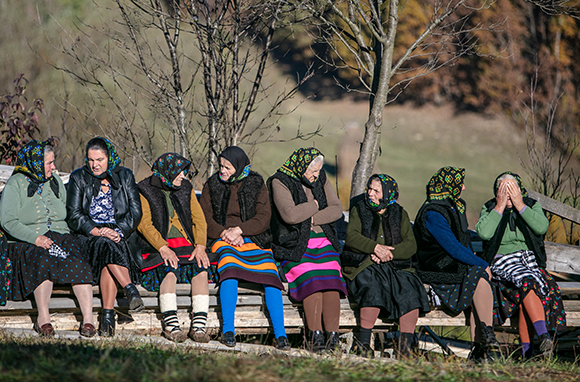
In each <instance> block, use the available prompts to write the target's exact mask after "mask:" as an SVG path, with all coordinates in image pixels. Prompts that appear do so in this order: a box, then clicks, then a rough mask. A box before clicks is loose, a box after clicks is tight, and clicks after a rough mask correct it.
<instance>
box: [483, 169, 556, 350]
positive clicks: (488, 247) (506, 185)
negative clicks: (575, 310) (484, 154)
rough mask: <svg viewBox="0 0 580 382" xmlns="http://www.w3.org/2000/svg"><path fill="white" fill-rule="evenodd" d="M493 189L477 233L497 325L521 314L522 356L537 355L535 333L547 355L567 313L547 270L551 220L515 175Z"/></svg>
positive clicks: (503, 176)
mask: <svg viewBox="0 0 580 382" xmlns="http://www.w3.org/2000/svg"><path fill="white" fill-rule="evenodd" d="M493 190H494V194H495V198H493V199H491V200H489V201H488V202H487V203H485V205H484V206H483V208H482V209H481V215H480V217H479V220H478V222H477V224H476V225H475V229H476V231H477V233H478V235H479V236H480V237H481V239H483V240H484V252H483V256H482V257H483V258H484V259H485V261H487V262H488V263H489V264H491V272H492V275H493V280H494V282H495V283H496V292H497V297H498V300H499V303H500V304H499V307H498V309H496V315H495V316H496V317H495V318H496V322H497V323H498V324H502V323H503V322H504V321H505V320H506V319H507V318H508V317H512V316H514V315H516V313H517V314H518V317H519V326H518V331H519V334H520V339H521V343H522V353H523V356H524V358H530V357H531V356H532V354H533V346H532V345H533V341H532V340H533V338H534V334H537V335H538V338H539V343H540V352H541V353H542V354H543V355H544V356H549V355H550V354H551V353H552V350H553V341H552V338H551V336H550V335H549V334H548V330H557V329H562V328H564V327H565V325H566V324H565V323H566V321H565V320H566V318H565V317H566V315H565V312H564V308H563V304H562V299H561V295H560V290H559V288H558V285H557V284H556V282H555V281H554V279H553V278H552V277H551V276H550V274H549V273H548V272H546V270H545V267H546V251H545V249H544V234H545V233H546V230H547V229H548V219H547V218H546V216H545V215H544V212H543V211H542V206H541V205H540V203H538V202H537V201H535V200H533V199H531V198H529V197H528V192H527V190H526V189H525V188H524V187H523V186H522V183H521V179H520V177H519V176H518V175H517V174H514V173H512V172H504V173H502V174H500V175H499V176H498V177H497V179H496V180H495V182H494V186H493Z"/></svg>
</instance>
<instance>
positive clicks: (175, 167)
mask: <svg viewBox="0 0 580 382" xmlns="http://www.w3.org/2000/svg"><path fill="white" fill-rule="evenodd" d="M190 166H191V162H190V161H189V160H187V159H185V158H184V157H182V156H181V155H179V154H176V153H165V154H163V155H161V156H160V157H159V158H157V159H156V160H155V162H154V163H153V166H151V171H153V177H152V178H151V184H152V185H153V186H155V187H157V188H161V189H163V190H165V191H171V190H177V189H179V188H180V187H176V186H175V185H173V181H174V180H175V178H176V177H177V175H179V173H181V172H182V171H183V172H184V174H183V175H187V171H188V170H189V167H190Z"/></svg>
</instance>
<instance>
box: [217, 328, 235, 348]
mask: <svg viewBox="0 0 580 382" xmlns="http://www.w3.org/2000/svg"><path fill="white" fill-rule="evenodd" d="M220 341H221V343H222V344H224V345H226V346H227V347H230V348H233V347H234V346H236V334H235V333H234V332H225V333H224V334H222V338H221V340H220Z"/></svg>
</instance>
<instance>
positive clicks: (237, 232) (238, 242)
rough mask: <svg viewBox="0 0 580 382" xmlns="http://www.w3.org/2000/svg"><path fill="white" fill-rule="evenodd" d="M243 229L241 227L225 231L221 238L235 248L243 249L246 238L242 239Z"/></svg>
mask: <svg viewBox="0 0 580 382" xmlns="http://www.w3.org/2000/svg"><path fill="white" fill-rule="evenodd" d="M242 233H243V232H242V229H241V228H240V227H230V228H228V229H225V230H224V231H223V232H222V233H221V235H220V237H221V239H222V240H223V241H225V242H226V243H228V244H229V245H233V246H234V247H241V246H242V245H244V238H243V237H242Z"/></svg>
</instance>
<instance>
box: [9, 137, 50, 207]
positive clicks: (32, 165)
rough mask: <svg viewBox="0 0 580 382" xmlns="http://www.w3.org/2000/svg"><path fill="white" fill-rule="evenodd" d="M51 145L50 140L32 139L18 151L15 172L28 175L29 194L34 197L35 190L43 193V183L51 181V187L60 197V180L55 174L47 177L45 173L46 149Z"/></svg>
mask: <svg viewBox="0 0 580 382" xmlns="http://www.w3.org/2000/svg"><path fill="white" fill-rule="evenodd" d="M46 146H50V142H49V141H34V140H33V141H30V142H28V143H27V144H26V145H25V146H24V147H23V148H21V149H20V151H19V152H18V158H17V159H16V166H15V167H14V173H17V172H20V173H22V174H24V175H26V176H27V177H28V179H29V181H30V184H29V185H28V190H27V195H28V197H29V198H30V197H32V196H33V195H34V193H35V192H39V193H42V185H43V184H44V183H46V182H50V188H51V189H52V191H53V192H54V194H55V195H56V197H57V198H58V193H59V190H58V182H57V181H56V178H55V177H54V176H51V177H50V178H46V174H45V173H44V149H45V147H46Z"/></svg>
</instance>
